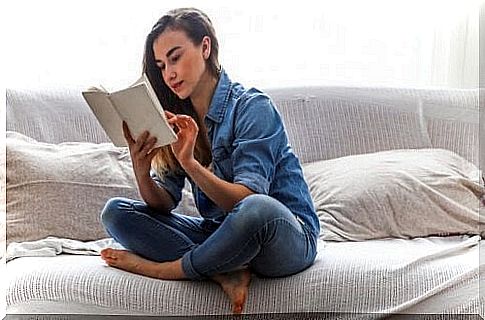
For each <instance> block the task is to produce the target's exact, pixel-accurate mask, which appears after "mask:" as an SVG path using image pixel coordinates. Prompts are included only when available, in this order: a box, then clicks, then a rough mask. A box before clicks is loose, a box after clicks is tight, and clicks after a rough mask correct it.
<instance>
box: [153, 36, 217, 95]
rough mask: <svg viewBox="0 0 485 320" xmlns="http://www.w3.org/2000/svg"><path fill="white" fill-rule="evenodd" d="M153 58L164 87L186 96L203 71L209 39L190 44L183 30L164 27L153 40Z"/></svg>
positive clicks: (191, 92)
mask: <svg viewBox="0 0 485 320" xmlns="http://www.w3.org/2000/svg"><path fill="white" fill-rule="evenodd" d="M153 52H154V54H155V61H156V63H157V66H158V67H159V68H160V71H161V72H162V77H163V80H164V81H165V83H166V84H167V86H168V87H169V88H170V89H171V90H172V91H173V92H174V93H175V94H176V95H177V96H178V97H179V98H180V99H185V98H188V97H190V96H191V95H192V94H193V93H194V91H195V90H196V89H197V87H198V85H199V82H200V80H201V78H202V76H203V75H204V73H205V72H206V59H207V58H208V57H209V54H210V39H209V38H208V37H205V38H204V40H203V41H202V43H201V44H200V45H194V44H193V42H192V41H191V40H190V39H189V38H188V37H187V35H186V33H185V32H184V31H179V30H170V29H167V30H165V31H164V32H163V33H162V34H161V35H160V36H158V38H157V39H155V41H154V42H153Z"/></svg>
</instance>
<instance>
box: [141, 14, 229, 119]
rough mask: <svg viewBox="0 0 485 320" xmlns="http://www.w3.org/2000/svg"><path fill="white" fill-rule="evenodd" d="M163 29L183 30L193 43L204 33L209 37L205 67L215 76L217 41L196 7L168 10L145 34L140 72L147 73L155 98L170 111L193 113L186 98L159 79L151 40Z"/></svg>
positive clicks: (206, 19)
mask: <svg viewBox="0 0 485 320" xmlns="http://www.w3.org/2000/svg"><path fill="white" fill-rule="evenodd" d="M167 29H170V30H177V31H184V32H185V33H186V35H187V37H188V38H189V39H190V40H191V41H192V43H193V44H194V45H200V44H201V43H202V39H203V38H204V37H205V36H208V37H209V38H210V39H211V50H210V55H209V58H208V59H207V67H208V69H209V72H210V73H211V74H212V75H213V76H214V77H217V76H218V74H219V68H220V66H219V61H218V54H219V43H218V41H217V38H216V33H215V30H214V27H213V26H212V22H211V20H210V19H209V17H208V16H207V15H206V14H205V13H204V12H202V11H200V10H199V9H196V8H179V9H174V10H170V11H169V12H167V14H165V15H164V16H162V17H161V18H160V19H159V20H158V21H157V23H156V24H155V25H154V26H153V28H152V31H151V32H150V33H149V34H148V36H147V38H146V41H145V53H144V57H143V72H145V73H146V75H147V76H148V79H149V80H150V83H151V84H152V86H153V88H154V89H155V92H156V93H157V96H158V99H159V100H160V102H161V103H162V105H163V106H164V108H167V110H169V111H171V112H175V113H185V114H189V115H191V116H193V108H192V104H191V102H190V99H184V100H182V99H180V98H179V97H178V96H177V95H176V94H175V93H173V92H172V90H170V88H169V87H168V86H167V85H166V84H165V82H164V81H163V78H162V74H161V72H160V68H159V67H158V66H157V64H156V63H155V54H154V52H153V42H154V41H155V40H156V39H157V38H158V37H159V36H160V35H161V34H162V33H163V32H164V31H165V30H167Z"/></svg>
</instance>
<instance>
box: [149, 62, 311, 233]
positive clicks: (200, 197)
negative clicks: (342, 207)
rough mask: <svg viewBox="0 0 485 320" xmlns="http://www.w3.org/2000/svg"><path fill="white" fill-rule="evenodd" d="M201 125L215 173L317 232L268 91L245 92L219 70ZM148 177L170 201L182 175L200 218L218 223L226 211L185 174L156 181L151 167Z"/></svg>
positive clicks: (298, 168)
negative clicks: (267, 198) (274, 203)
mask: <svg viewBox="0 0 485 320" xmlns="http://www.w3.org/2000/svg"><path fill="white" fill-rule="evenodd" d="M204 123H205V125H206V127H207V134H208V138H209V142H210V144H211V150H212V158H213V159H212V170H213V173H214V174H215V175H216V176H217V177H219V178H221V179H223V180H225V181H228V182H231V183H237V184H242V185H244V186H246V187H248V188H249V189H251V190H252V191H253V192H255V193H259V194H265V195H269V196H271V197H273V198H275V199H277V200H278V201H280V202H281V203H283V204H284V205H286V206H287V207H288V208H289V209H290V211H291V212H293V214H295V215H296V217H297V219H298V220H299V221H300V222H301V223H302V224H303V225H305V226H307V227H309V228H310V231H311V232H312V233H313V234H316V235H318V233H319V230H320V225H319V221H318V217H317V215H316V213H315V208H314V206H313V202H312V199H311V197H310V193H309V190H308V186H307V184H306V182H305V180H304V179H303V172H302V169H301V166H300V162H299V160H298V158H297V157H296V155H295V154H294V153H293V150H292V148H291V147H290V145H289V143H288V137H287V134H286V130H285V128H284V125H283V121H282V119H281V116H280V114H279V112H278V111H277V109H276V108H275V106H274V104H273V102H272V100H271V99H270V98H269V96H268V95H266V94H264V93H262V92H261V91H259V90H257V89H249V90H246V89H245V88H244V87H243V86H242V85H240V84H239V83H235V82H232V81H231V80H230V79H229V77H228V75H227V74H226V73H225V71H224V70H222V72H221V76H220V78H219V81H218V84H217V87H216V89H215V92H214V95H213V97H212V101H211V104H210V106H209V110H208V113H207V115H206V116H205V119H204ZM151 176H152V178H153V179H154V181H155V182H156V183H157V184H158V185H159V186H161V187H163V188H165V189H166V190H167V191H168V192H169V193H170V194H171V195H172V197H173V199H174V201H175V203H176V204H177V203H178V202H179V201H180V200H181V198H182V188H183V187H184V182H185V178H187V179H188V180H189V182H190V184H191V186H192V192H193V195H194V200H195V203H196V205H197V208H198V210H199V212H200V214H201V216H202V217H204V218H205V219H210V220H212V221H214V222H216V223H220V222H222V220H224V217H225V216H226V215H227V212H225V211H224V210H223V209H221V208H219V207H218V206H217V205H216V204H215V203H214V202H212V200H210V199H209V198H208V197H207V196H206V195H205V194H204V193H203V192H202V191H201V190H200V189H199V188H198V186H197V185H196V184H195V183H194V182H193V181H192V180H191V178H190V177H189V176H187V175H186V174H185V173H183V172H182V173H180V174H175V173H171V172H169V173H167V174H165V175H164V176H163V178H162V179H160V178H159V177H158V176H157V175H156V174H155V173H154V172H153V171H152V175H151Z"/></svg>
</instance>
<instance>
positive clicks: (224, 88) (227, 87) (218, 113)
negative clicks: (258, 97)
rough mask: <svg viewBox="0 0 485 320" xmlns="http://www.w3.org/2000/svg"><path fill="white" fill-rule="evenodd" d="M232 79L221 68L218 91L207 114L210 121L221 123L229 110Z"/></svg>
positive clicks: (216, 90) (215, 92)
mask: <svg viewBox="0 0 485 320" xmlns="http://www.w3.org/2000/svg"><path fill="white" fill-rule="evenodd" d="M231 84H232V82H231V79H229V76H228V75H227V74H226V72H225V70H224V68H222V67H221V75H220V77H219V81H218V82H217V86H216V89H215V90H214V94H213V95H212V100H211V103H210V105H209V110H208V112H207V114H206V118H209V119H210V120H212V121H214V122H217V123H221V122H222V119H223V118H224V112H225V111H226V108H227V103H228V100H229V95H230V93H231Z"/></svg>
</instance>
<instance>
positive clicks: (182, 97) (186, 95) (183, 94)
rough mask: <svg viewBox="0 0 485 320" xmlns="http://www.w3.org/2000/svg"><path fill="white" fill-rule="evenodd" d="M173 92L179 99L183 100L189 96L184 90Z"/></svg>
mask: <svg viewBox="0 0 485 320" xmlns="http://www.w3.org/2000/svg"><path fill="white" fill-rule="evenodd" d="M173 93H175V94H176V95H177V97H179V99H181V100H185V99H187V98H188V97H189V95H188V94H187V92H185V91H174V92H173Z"/></svg>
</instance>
